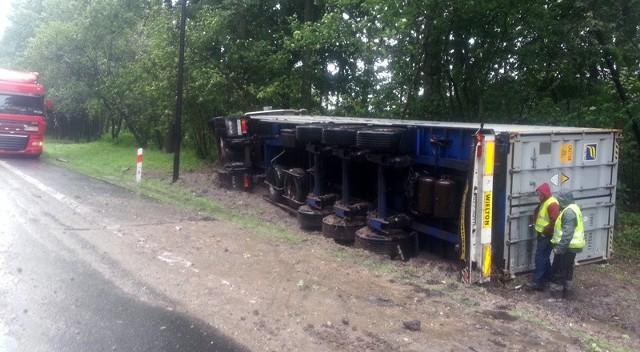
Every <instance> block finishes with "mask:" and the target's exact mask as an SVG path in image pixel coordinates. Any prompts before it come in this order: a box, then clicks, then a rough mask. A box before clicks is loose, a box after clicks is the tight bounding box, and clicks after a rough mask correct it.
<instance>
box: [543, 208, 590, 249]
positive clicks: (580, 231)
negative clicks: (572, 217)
mask: <svg viewBox="0 0 640 352" xmlns="http://www.w3.org/2000/svg"><path fill="white" fill-rule="evenodd" d="M567 209H571V210H573V212H574V213H575V214H576V220H577V224H576V228H575V229H574V230H573V238H571V242H570V243H569V248H576V249H577V248H582V247H584V245H585V244H586V242H585V240H584V222H583V221H582V211H580V208H579V207H578V205H576V204H575V203H574V204H571V205H569V206H568V207H566V208H564V209H563V210H562V212H561V213H560V216H558V220H556V226H555V227H554V228H553V238H552V239H551V243H553V244H558V243H559V242H560V239H561V238H562V214H564V212H565V210H567Z"/></svg>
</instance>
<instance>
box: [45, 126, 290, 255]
mask: <svg viewBox="0 0 640 352" xmlns="http://www.w3.org/2000/svg"><path fill="white" fill-rule="evenodd" d="M134 145H135V144H134V141H133V138H132V137H131V136H129V135H126V134H125V135H123V136H122V137H121V138H119V139H118V140H116V141H111V140H109V139H102V140H99V141H95V142H91V143H69V142H68V141H55V140H54V141H51V140H49V139H48V140H47V143H46V145H45V149H44V153H43V155H42V158H43V159H44V160H45V161H49V162H52V163H57V164H58V165H61V166H63V167H66V168H69V169H72V170H75V171H78V172H80V173H83V174H86V175H89V176H92V177H95V178H98V179H102V180H106V181H109V182H111V183H114V184H116V185H119V186H122V187H126V188H129V189H132V190H135V191H136V192H139V193H141V194H144V195H147V196H149V197H152V198H155V199H158V200H160V201H162V202H165V203H168V204H172V205H176V206H179V207H182V208H185V209H188V210H193V211H198V212H200V213H203V214H207V215H210V216H212V217H214V218H216V219H220V220H225V221H229V222H231V223H234V224H235V225H238V226H240V227H241V228H245V229H250V230H252V231H255V232H256V233H259V234H260V235H263V236H267V237H270V238H276V239H278V240H279V241H282V242H285V243H290V244H297V243H300V242H301V241H302V240H301V238H300V237H299V236H296V235H295V234H293V233H291V232H290V231H289V230H288V229H287V228H286V226H284V225H278V224H265V223H264V221H262V220H261V219H259V218H258V217H257V216H253V215H252V214H250V213H247V212H242V211H238V210H237V209H228V208H227V207H225V206H224V205H222V204H220V203H219V202H216V201H215V200H212V199H209V198H204V197H199V196H196V195H194V194H193V193H191V192H189V191H188V190H186V189H184V188H181V187H179V186H176V185H175V184H172V183H171V181H172V170H173V158H174V156H173V154H166V153H163V152H161V151H158V150H153V149H151V148H149V149H145V150H144V153H143V169H142V175H143V177H142V181H141V182H140V183H136V182H135V175H136V164H137V150H138V149H137V148H136V147H134ZM207 166H208V165H207V163H206V162H205V161H202V160H199V159H198V158H197V157H196V156H195V153H194V152H193V151H190V150H182V151H181V153H180V172H183V171H197V170H201V169H202V168H205V167H207ZM145 175H153V177H145Z"/></svg>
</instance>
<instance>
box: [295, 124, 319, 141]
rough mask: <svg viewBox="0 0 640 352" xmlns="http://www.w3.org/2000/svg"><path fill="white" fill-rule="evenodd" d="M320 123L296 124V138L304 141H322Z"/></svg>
mask: <svg viewBox="0 0 640 352" xmlns="http://www.w3.org/2000/svg"><path fill="white" fill-rule="evenodd" d="M325 127H326V126H325V125H322V124H309V125H300V126H296V139H297V140H299V141H302V142H306V143H320V142H321V141H322V130H323V129H324V128H325Z"/></svg>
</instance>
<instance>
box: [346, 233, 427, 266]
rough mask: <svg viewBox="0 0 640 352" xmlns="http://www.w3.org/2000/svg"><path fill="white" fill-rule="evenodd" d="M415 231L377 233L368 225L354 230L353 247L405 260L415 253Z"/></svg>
mask: <svg viewBox="0 0 640 352" xmlns="http://www.w3.org/2000/svg"><path fill="white" fill-rule="evenodd" d="M415 236H416V235H415V233H414V232H411V233H409V232H405V231H402V230H394V231H392V232H391V233H389V234H382V233H378V232H376V231H375V230H373V229H371V228H369V227H363V228H361V229H359V230H358V231H356V234H355V247H356V248H362V249H364V250H367V251H369V252H373V253H376V254H380V255H384V256H388V257H389V258H390V259H398V260H402V261H407V260H409V259H411V257H413V256H414V255H415V252H416V249H415Z"/></svg>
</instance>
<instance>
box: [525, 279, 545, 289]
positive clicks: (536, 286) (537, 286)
mask: <svg viewBox="0 0 640 352" xmlns="http://www.w3.org/2000/svg"><path fill="white" fill-rule="evenodd" d="M524 285H525V286H526V287H527V288H528V289H530V290H533V291H544V284H542V283H538V282H531V281H529V282H527V283H526V284H524Z"/></svg>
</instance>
